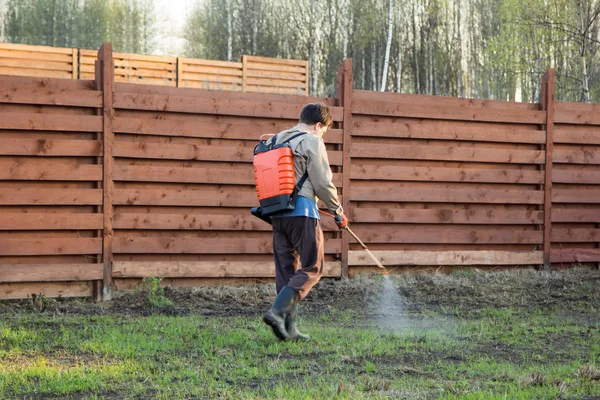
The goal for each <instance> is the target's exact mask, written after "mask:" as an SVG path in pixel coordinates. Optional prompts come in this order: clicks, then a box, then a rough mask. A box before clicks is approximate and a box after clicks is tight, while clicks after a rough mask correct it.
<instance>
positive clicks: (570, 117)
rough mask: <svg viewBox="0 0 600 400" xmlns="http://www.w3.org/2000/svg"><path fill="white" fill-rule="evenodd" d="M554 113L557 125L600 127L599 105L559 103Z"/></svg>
mask: <svg viewBox="0 0 600 400" xmlns="http://www.w3.org/2000/svg"><path fill="white" fill-rule="evenodd" d="M555 107H556V109H555V111H554V122H555V123H556V124H561V123H562V124H584V125H600V106H599V105H598V104H586V103H569V102H557V103H556V106H555Z"/></svg>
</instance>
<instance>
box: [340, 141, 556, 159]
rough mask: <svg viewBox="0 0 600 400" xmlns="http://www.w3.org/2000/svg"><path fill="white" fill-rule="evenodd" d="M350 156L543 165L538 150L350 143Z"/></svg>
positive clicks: (543, 157)
mask: <svg viewBox="0 0 600 400" xmlns="http://www.w3.org/2000/svg"><path fill="white" fill-rule="evenodd" d="M350 157H354V158H386V159H395V160H399V159H402V160H435V161H470V162H483V163H507V164H508V163H518V164H543V163H544V160H545V152H544V151H542V150H507V149H493V148H489V149H486V148H473V147H442V146H430V145H423V146H411V145H390V144H387V145H385V146H382V145H381V144H377V143H361V144H358V145H357V144H352V145H351V147H350Z"/></svg>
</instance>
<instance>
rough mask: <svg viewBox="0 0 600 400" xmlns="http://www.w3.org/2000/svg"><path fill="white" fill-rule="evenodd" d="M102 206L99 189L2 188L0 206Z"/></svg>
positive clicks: (0, 189) (0, 190)
mask: <svg viewBox="0 0 600 400" xmlns="http://www.w3.org/2000/svg"><path fill="white" fill-rule="evenodd" d="M30 204H31V205H100V204H102V190H99V189H60V190H57V189H39V188H37V189H20V188H17V189H10V188H6V189H5V188H0V205H30Z"/></svg>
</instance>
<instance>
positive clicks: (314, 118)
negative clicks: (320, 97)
mask: <svg viewBox="0 0 600 400" xmlns="http://www.w3.org/2000/svg"><path fill="white" fill-rule="evenodd" d="M300 124H303V125H305V126H306V128H308V127H310V128H311V129H306V130H307V131H309V133H312V134H314V135H317V136H318V137H323V134H324V133H325V132H326V131H327V129H328V128H330V127H331V125H332V124H333V118H332V117H331V113H330V112H329V107H327V106H326V105H325V104H322V103H311V104H307V105H305V106H304V108H303V109H302V112H301V113H300Z"/></svg>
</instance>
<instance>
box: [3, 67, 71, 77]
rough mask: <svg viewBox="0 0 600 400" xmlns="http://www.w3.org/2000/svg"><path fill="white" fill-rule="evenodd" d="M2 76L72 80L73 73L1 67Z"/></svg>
mask: <svg viewBox="0 0 600 400" xmlns="http://www.w3.org/2000/svg"><path fill="white" fill-rule="evenodd" d="M0 75H14V76H32V77H37V78H59V79H71V71H52V70H43V69H42V70H39V69H25V68H16V67H15V68H13V67H2V66H0Z"/></svg>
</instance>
